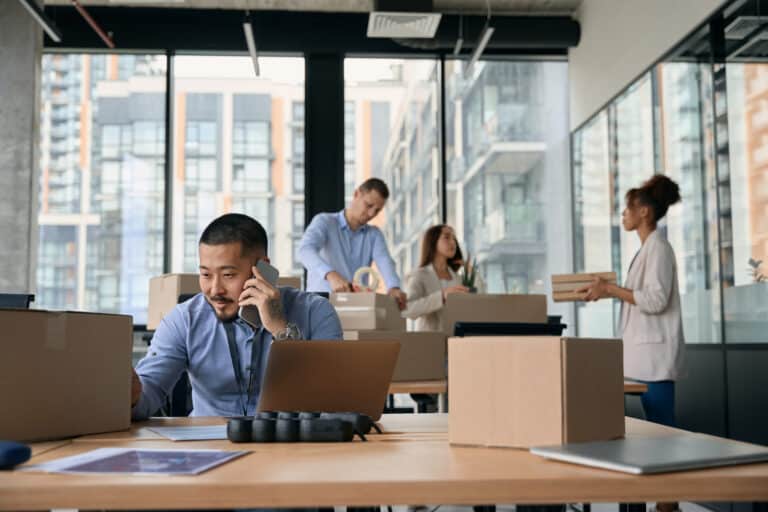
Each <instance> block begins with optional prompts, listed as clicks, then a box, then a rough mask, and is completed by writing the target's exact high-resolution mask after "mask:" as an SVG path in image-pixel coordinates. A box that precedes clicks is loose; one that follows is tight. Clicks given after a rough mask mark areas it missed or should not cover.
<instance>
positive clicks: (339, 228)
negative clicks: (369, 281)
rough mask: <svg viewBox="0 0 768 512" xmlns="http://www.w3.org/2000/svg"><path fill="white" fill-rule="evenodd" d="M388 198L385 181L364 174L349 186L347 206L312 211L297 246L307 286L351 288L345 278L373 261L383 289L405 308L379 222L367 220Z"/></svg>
mask: <svg viewBox="0 0 768 512" xmlns="http://www.w3.org/2000/svg"><path fill="white" fill-rule="evenodd" d="M387 198H389V189H388V188H387V185H386V184H385V183H384V182H383V181H381V180H380V179H378V178H370V179H368V180H366V181H365V182H363V184H362V185H360V186H359V187H358V188H357V190H355V195H354V198H353V199H352V202H351V203H350V204H349V206H348V207H347V208H346V209H344V210H341V211H340V212H336V213H320V214H317V215H315V218H314V219H312V222H311V223H310V224H309V227H308V228H307V230H306V232H305V233H304V236H303V237H302V239H301V245H300V246H299V259H300V260H301V262H302V263H303V264H304V267H305V268H306V269H307V274H308V275H307V290H310V291H321V292H350V291H354V290H353V287H352V284H351V281H352V277H353V276H354V275H355V272H356V271H357V269H359V268H361V267H367V266H369V265H371V263H373V262H376V266H377V267H378V268H379V271H380V272H381V275H382V277H383V278H384V284H385V285H386V286H387V290H388V293H389V295H391V296H392V297H394V298H395V300H397V303H398V305H399V306H400V309H404V308H405V303H406V295H405V293H403V291H402V290H401V289H400V278H399V277H398V276H397V272H396V271H395V262H394V261H393V260H392V257H391V256H390V255H389V250H388V249H387V243H386V241H385V240H384V235H383V234H382V233H381V231H380V230H379V228H377V227H376V226H371V225H369V224H368V223H369V222H370V221H371V220H372V219H373V218H374V217H376V215H378V214H379V212H380V211H381V210H382V208H384V205H385V204H386V202H387Z"/></svg>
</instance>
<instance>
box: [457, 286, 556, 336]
mask: <svg viewBox="0 0 768 512" xmlns="http://www.w3.org/2000/svg"><path fill="white" fill-rule="evenodd" d="M546 321H547V296H546V295H491V294H488V295H483V294H479V295H478V294H473V293H452V294H449V295H448V298H447V299H446V301H445V315H444V317H443V328H444V330H445V333H446V334H447V335H448V336H453V327H454V324H455V323H456V322H525V323H546Z"/></svg>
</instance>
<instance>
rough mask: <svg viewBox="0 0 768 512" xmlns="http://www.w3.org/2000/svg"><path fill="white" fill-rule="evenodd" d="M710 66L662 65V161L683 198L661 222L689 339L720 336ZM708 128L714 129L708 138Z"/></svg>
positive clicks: (702, 340)
mask: <svg viewBox="0 0 768 512" xmlns="http://www.w3.org/2000/svg"><path fill="white" fill-rule="evenodd" d="M710 69H711V68H710V67H709V66H706V65H700V64H693V63H683V62H670V63H664V64H661V65H660V66H658V67H657V76H658V84H659V91H660V93H659V97H660V104H661V118H660V121H661V133H662V134H663V136H662V139H661V148H660V152H661V162H662V165H663V168H662V169H660V170H659V171H663V172H665V173H666V174H667V175H668V176H669V177H670V178H672V179H673V180H674V181H675V182H677V184H678V185H679V186H680V196H681V197H682V203H681V205H680V206H673V207H672V208H670V209H669V212H668V213H667V217H666V219H665V221H663V222H662V224H661V226H660V227H661V228H662V229H663V228H664V227H666V233H667V239H668V240H669V242H670V244H672V247H673V248H674V250H675V257H676V258H677V276H678V285H679V287H680V299H681V306H682V310H683V312H682V313H683V329H684V332H685V338H686V342H688V343H717V342H719V341H720V338H721V336H720V322H719V320H718V319H719V317H720V311H719V309H720V306H719V304H720V301H719V294H720V285H719V280H718V271H717V260H716V258H717V238H716V231H715V230H710V229H708V228H707V227H708V226H710V227H716V226H717V223H716V221H713V220H714V219H710V218H708V215H709V213H711V212H713V211H714V210H715V209H714V208H711V203H712V201H713V199H714V196H715V194H716V192H715V190H714V186H715V180H714V156H713V155H714V147H713V145H712V140H711V133H712V129H711V125H712V123H711V119H712V102H711V97H712V85H711V79H710V76H711V75H710ZM706 134H710V135H709V139H707V137H706Z"/></svg>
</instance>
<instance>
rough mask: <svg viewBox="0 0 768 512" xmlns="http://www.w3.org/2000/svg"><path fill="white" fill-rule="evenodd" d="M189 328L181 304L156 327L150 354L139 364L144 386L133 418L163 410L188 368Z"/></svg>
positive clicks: (132, 415) (142, 418)
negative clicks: (187, 336) (187, 346)
mask: <svg viewBox="0 0 768 512" xmlns="http://www.w3.org/2000/svg"><path fill="white" fill-rule="evenodd" d="M186 331H187V329H186V328H184V316H183V313H182V311H181V309H179V308H178V307H177V308H174V309H173V310H172V311H171V312H170V313H169V314H168V315H166V316H165V318H163V320H162V321H161V322H160V325H159V326H158V327H157V330H156V331H155V334H154V336H152V341H151V342H150V346H149V350H148V351H147V355H146V356H144V358H143V359H142V360H141V361H139V364H138V365H137V366H136V374H137V375H138V376H139V379H140V380H141V388H142V389H141V397H140V398H139V401H138V402H137V403H136V405H135V406H134V407H133V409H132V410H131V418H132V419H133V420H134V421H138V420H144V419H147V418H149V416H150V415H152V414H153V413H154V412H155V411H157V410H158V409H160V407H161V406H162V405H163V402H165V398H166V397H167V396H168V394H169V393H170V392H171V390H172V389H173V386H174V385H175V384H176V381H178V380H179V376H180V375H181V373H182V372H183V371H184V370H185V369H186V368H187V349H186V342H185V338H186V337H185V335H184V333H185V332H186Z"/></svg>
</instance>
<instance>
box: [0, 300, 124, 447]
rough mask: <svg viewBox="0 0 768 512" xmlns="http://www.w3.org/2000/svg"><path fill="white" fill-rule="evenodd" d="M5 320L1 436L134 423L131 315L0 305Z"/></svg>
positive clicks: (61, 433) (0, 352) (67, 433)
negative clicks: (20, 308) (13, 308)
mask: <svg viewBox="0 0 768 512" xmlns="http://www.w3.org/2000/svg"><path fill="white" fill-rule="evenodd" d="M0 325H2V329H3V332H2V343H0V404H2V415H1V416H0V439H11V440H17V441H42V440H46V439H58V438H64V437H72V436H79V435H84V434H95V433H98V432H110V431H115V430H125V429H127V428H129V427H130V425H131V406H130V403H131V351H132V348H133V323H132V320H131V317H130V316H125V315H102V314H97V313H70V312H54V311H36V310H0Z"/></svg>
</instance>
